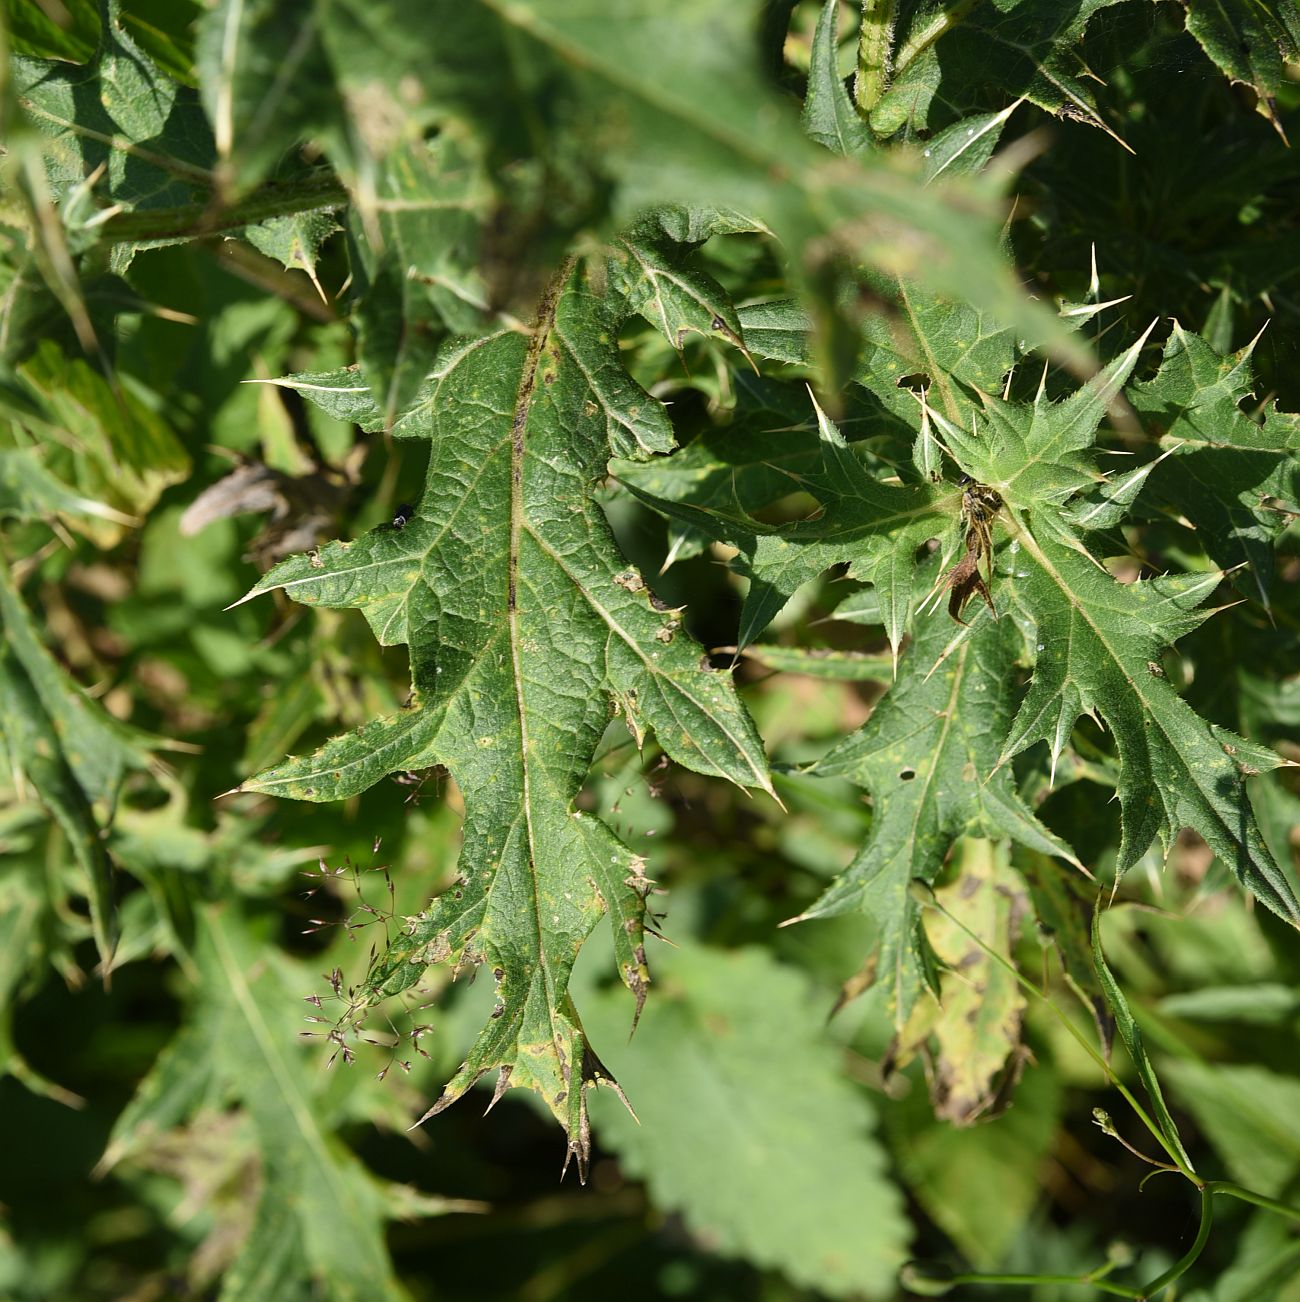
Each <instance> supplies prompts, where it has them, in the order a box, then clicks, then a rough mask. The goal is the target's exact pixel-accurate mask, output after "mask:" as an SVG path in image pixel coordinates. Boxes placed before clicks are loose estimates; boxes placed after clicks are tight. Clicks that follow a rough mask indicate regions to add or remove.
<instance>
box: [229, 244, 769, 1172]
mask: <svg viewBox="0 0 1300 1302" xmlns="http://www.w3.org/2000/svg"><path fill="white" fill-rule="evenodd" d="M606 281H607V289H606V291H605V292H604V293H603V294H602V293H600V292H598V291H597V290H596V289H595V288H594V287H593V286H592V284H591V283H590V282H589V280H588V278H587V277H586V275H585V274H584V273H583V272H582V271H581V270H580V269H578V268H576V267H570V268H569V269H568V270H566V272H565V273H564V275H563V276H562V277H561V278H560V279H559V280H558V281H557V283H556V285H555V287H554V289H553V291H552V292H551V294H550V295H549V296H548V297H547V298H546V299H545V300H544V302H543V304H542V307H541V309H540V312H539V317H538V321H537V324H536V326H535V327H534V328H533V330H532V331H531V332H528V333H523V332H518V331H513V330H506V331H500V332H498V333H496V334H493V335H489V336H487V337H485V338H481V339H476V340H472V341H469V342H456V343H454V344H451V345H448V347H447V348H446V349H444V351H443V353H442V355H441V356H440V358H439V360H438V363H437V365H436V367H435V371H434V378H433V380H432V382H431V388H430V391H429V394H428V398H427V400H426V401H423V402H422V403H421V404H420V405H419V406H418V408H417V410H416V411H414V412H412V413H408V415H407V416H406V417H405V418H404V420H403V422H402V424H401V426H400V432H401V433H402V434H403V435H404V436H411V437H416V436H418V437H424V438H427V439H429V440H430V442H431V445H432V446H431V458H430V463H429V471H428V478H427V481H426V484H425V490H424V494H423V496H422V498H421V500H420V503H419V505H418V506H417V507H416V508H415V511H414V513H413V515H412V516H411V518H410V519H409V520H407V521H406V522H405V523H404V525H402V527H400V528H398V527H395V526H394V527H384V528H381V529H379V530H376V531H374V532H372V533H370V534H368V535H366V536H364V537H363V538H360V539H358V540H357V541H356V542H353V543H334V544H330V545H329V546H327V547H324V548H322V549H321V550H320V552H319V554H318V555H316V554H313V555H309V556H300V557H295V558H293V559H291V560H289V561H286V562H284V563H283V564H281V565H279V566H277V567H276V568H275V569H274V570H272V571H271V572H270V573H269V574H268V575H266V577H265V578H264V579H263V580H262V581H261V582H260V583H259V584H258V585H257V586H256V587H255V588H254V589H253V592H252V593H250V594H249V595H250V596H251V595H255V594H256V593H260V592H267V591H271V590H273V589H277V588H278V589H282V590H283V591H285V592H286V593H287V594H288V595H289V596H291V597H293V598H294V599H295V600H297V601H300V602H303V603H304V604H308V605H320V606H329V607H346V606H352V607H357V608H360V609H361V610H363V611H364V612H365V615H366V617H367V619H368V620H369V621H370V625H371V628H372V629H373V630H374V633H375V635H376V636H377V637H378V639H379V640H380V642H382V643H383V644H385V645H392V644H394V643H400V642H405V643H408V644H409V646H410V655H411V679H412V694H411V699H410V703H409V706H408V708H407V709H406V710H405V711H404V712H403V713H401V714H400V715H396V716H393V717H391V718H387V719H380V720H377V721H375V722H374V723H371V724H368V725H366V726H365V727H364V728H362V729H360V730H359V731H358V732H356V733H353V734H350V735H348V736H345V737H341V738H338V739H336V740H335V741H332V742H330V743H328V744H327V745H326V746H325V747H323V748H322V749H321V750H320V751H318V752H317V753H316V755H314V756H312V757H310V758H308V759H300V760H290V761H288V762H286V763H285V764H282V765H278V766H276V767H274V768H272V769H270V770H268V771H266V772H264V773H261V774H259V775H258V776H257V777H256V778H253V779H250V780H249V781H247V782H246V783H245V784H244V787H243V789H244V790H253V791H265V792H270V793H273V794H277V795H288V796H294V797H297V798H300V799H311V800H334V799H338V798H340V797H343V796H347V795H350V794H352V793H354V792H357V791H361V790H363V789H365V788H366V787H368V786H371V785H373V784H374V783H375V782H377V781H379V780H380V779H381V778H382V777H384V776H385V775H387V774H391V773H400V772H403V771H406V770H409V769H420V768H427V767H429V766H431V765H434V764H443V765H445V766H446V767H447V768H448V769H449V770H450V771H451V773H452V775H453V776H454V777H455V779H456V781H457V783H458V784H459V786H460V788H461V790H462V792H463V793H464V796H465V803H466V815H465V829H464V838H465V840H464V847H463V850H462V856H461V876H460V881H459V883H458V884H457V886H456V887H455V888H454V889H453V890H451V891H449V892H447V893H445V894H444V895H442V896H440V897H439V898H438V899H436V900H435V901H434V903H433V904H432V906H431V907H430V908H429V909H428V910H427V911H426V912H425V913H424V914H422V915H421V916H419V917H418V918H415V919H412V920H411V922H410V925H409V926H408V928H407V931H406V933H405V934H404V935H403V936H402V937H400V938H399V939H398V940H397V941H396V942H395V943H394V944H393V945H392V946H391V948H390V949H389V950H388V952H387V953H386V954H383V955H381V956H380V957H379V958H378V959H377V960H376V962H375V964H374V965H373V967H372V970H371V973H370V976H369V978H368V981H367V997H368V998H369V999H379V998H382V997H384V996H386V995H389V994H393V993H396V992H398V991H401V990H403V989H406V988H407V987H409V986H410V985H411V984H412V983H413V982H415V981H417V980H418V979H419V977H420V974H421V973H422V972H423V970H424V968H425V967H426V966H427V965H428V964H430V963H433V962H438V961H443V960H451V961H454V962H455V963H456V964H457V965H465V964H474V963H483V964H486V965H487V966H488V967H489V968H490V969H491V970H492V971H493V974H494V977H495V978H496V980H497V982H498V1003H497V1008H496V1009H495V1011H494V1014H493V1018H492V1020H491V1022H490V1023H489V1025H488V1027H487V1029H486V1030H485V1031H484V1032H483V1034H482V1036H481V1037H480V1039H479V1041H478V1042H477V1044H476V1045H475V1046H474V1049H473V1051H472V1052H471V1054H470V1057H469V1058H468V1059H467V1061H466V1063H465V1064H464V1065H463V1067H462V1068H461V1070H460V1071H459V1072H458V1073H457V1075H456V1076H455V1078H454V1079H453V1080H452V1081H451V1083H450V1084H449V1085H448V1086H447V1089H446V1091H445V1092H444V1094H443V1096H442V1098H441V1099H440V1100H439V1102H438V1103H437V1104H436V1105H435V1107H434V1109H433V1111H437V1110H438V1109H440V1108H441V1107H444V1106H446V1105H447V1104H448V1103H450V1102H451V1101H453V1100H454V1099H455V1098H457V1097H459V1096H460V1095H461V1094H462V1093H463V1092H464V1091H465V1090H466V1089H468V1088H469V1087H470V1085H472V1084H473V1082H474V1081H475V1080H477V1079H478V1078H479V1077H480V1076H481V1075H482V1074H483V1073H484V1072H486V1071H488V1070H490V1069H492V1068H498V1069H500V1072H501V1079H500V1085H499V1089H504V1088H505V1087H506V1085H507V1084H509V1085H522V1086H528V1087H530V1088H533V1089H535V1090H537V1091H538V1092H539V1093H540V1094H542V1096H543V1097H544V1098H545V1100H546V1102H547V1104H548V1105H549V1106H550V1108H551V1109H552V1111H553V1112H554V1113H555V1115H556V1116H557V1117H558V1118H559V1120H560V1121H561V1123H562V1124H563V1125H564V1126H565V1128H566V1130H567V1131H568V1134H569V1140H570V1148H571V1151H572V1152H573V1153H574V1154H576V1155H577V1157H578V1160H579V1162H580V1163H583V1164H585V1160H586V1154H587V1146H588V1139H587V1121H586V1106H585V1099H584V1090H585V1087H586V1086H587V1085H588V1084H589V1083H590V1082H592V1081H595V1080H599V1079H601V1078H602V1070H601V1068H600V1064H599V1062H598V1060H597V1059H596V1058H595V1056H594V1054H593V1053H592V1052H591V1049H590V1046H589V1045H588V1043H587V1040H586V1036H585V1034H584V1032H583V1029H582V1025H581V1022H580V1020H579V1017H578V1014H577V1011H576V1010H575V1008H574V1007H573V1004H572V1002H571V1000H570V999H569V997H568V994H567V987H568V980H569V974H570V971H571V970H572V966H573V962H574V960H575V958H576V957H577V953H578V950H579V948H580V947H581V945H582V943H583V941H584V940H585V939H586V937H587V935H588V934H589V933H590V932H591V930H592V928H593V927H594V926H595V925H596V923H597V922H598V921H599V919H600V917H601V915H602V914H603V913H605V912H606V911H609V912H610V913H611V914H612V917H613V922H614V930H615V943H616V951H617V954H618V961H619V966H620V971H621V975H622V977H623V980H624V981H625V983H626V984H627V985H628V986H629V988H630V989H632V990H633V992H634V993H635V994H636V995H637V998H638V1001H640V1000H641V999H643V998H644V995H645V989H646V983H647V981H648V974H647V970H646V963H645V954H644V949H643V947H642V930H643V922H642V914H643V908H642V897H643V895H644V893H645V890H646V889H647V887H648V882H647V881H646V879H645V876H644V873H643V872H642V868H641V861H640V860H639V859H638V858H637V857H636V856H635V855H633V854H632V853H631V851H629V850H628V849H627V847H626V846H624V845H623V844H622V843H621V842H620V841H619V840H618V839H617V838H616V837H615V836H614V834H613V833H612V832H611V831H610V830H609V829H608V828H607V827H606V826H605V825H604V824H603V823H601V822H599V821H598V820H597V819H595V818H593V817H591V816H590V815H587V814H584V813H582V812H580V811H579V810H577V809H576V808H575V807H574V799H575V797H576V796H577V794H578V791H579V789H580V787H581V785H582V783H583V780H584V779H585V777H586V775H587V770H588V766H589V765H590V762H591V758H592V755H593V752H594V750H595V747H596V744H597V742H598V741H599V739H600V736H601V734H602V732H603V731H604V728H605V725H606V723H607V722H608V719H609V714H610V704H611V703H613V704H614V705H615V706H616V708H617V709H618V710H619V711H620V712H621V713H622V715H623V717H624V718H625V720H626V722H627V724H628V726H629V727H630V728H631V730H632V731H633V733H634V735H636V736H638V737H639V736H641V735H642V732H643V730H645V729H650V730H653V732H654V733H655V736H656V738H657V740H658V742H659V744H660V745H661V746H662V747H663V749H664V750H665V751H666V752H667V753H668V754H669V755H670V756H671V757H672V758H674V759H676V760H677V761H678V762H680V763H683V764H686V765H687V766H689V767H691V768H693V769H695V770H697V771H698V772H702V773H708V774H714V775H716V776H720V777H725V778H729V779H730V780H732V781H734V782H736V783H739V784H740V785H742V786H754V787H759V788H762V789H766V790H770V789H771V788H770V784H769V780H768V776H767V767H766V761H765V759H764V756H763V751H762V746H761V743H760V741H759V739H758V736H757V734H756V733H755V731H754V728H753V725H752V723H751V722H750V720H749V718H748V716H747V715H746V713H745V711H744V708H743V707H742V706H741V704H740V702H739V700H738V699H737V697H736V695H735V691H734V688H733V687H732V685H731V683H730V681H729V680H728V678H727V676H726V675H725V674H723V673H720V672H717V671H715V670H713V669H712V668H711V667H710V666H709V664H708V662H707V659H706V658H703V657H702V649H701V648H700V647H699V646H698V644H696V643H695V642H694V641H693V640H692V639H691V638H689V637H688V636H687V635H686V633H685V632H684V631H683V630H682V628H681V616H680V614H679V613H678V612H675V611H672V610H667V609H664V608H663V607H662V603H658V602H657V600H656V599H655V598H654V595H653V594H652V593H651V592H650V590H649V588H648V587H647V586H646V584H645V581H644V580H643V579H642V578H641V576H640V575H639V574H638V573H637V571H636V570H635V569H634V568H631V567H628V566H625V565H623V564H621V562H620V558H619V556H618V552H617V549H616V547H615V544H614V542H613V539H612V537H611V535H610V532H609V527H608V525H607V524H606V523H605V521H604V518H603V516H602V515H601V512H600V509H599V507H598V506H597V505H596V504H595V503H594V501H593V500H592V498H591V492H590V490H591V486H592V484H593V483H594V481H595V480H596V479H597V478H598V477H599V476H600V475H601V474H602V473H603V471H604V465H605V461H606V459H607V458H608V456H609V454H610V452H611V450H613V451H617V452H619V453H622V454H624V455H628V454H633V455H635V454H637V453H641V454H642V455H644V454H645V453H647V452H649V451H652V450H660V451H662V450H666V449H667V448H668V447H669V446H671V442H672V431H671V427H670V426H669V424H668V421H667V417H666V416H665V414H664V411H663V408H662V407H661V406H660V405H659V404H658V403H657V402H655V401H654V400H653V399H651V398H650V397H649V396H648V395H646V394H645V393H643V392H642V391H641V390H640V389H638V388H637V387H636V386H635V385H634V384H633V383H632V381H631V379H630V378H629V377H628V376H627V374H626V372H624V371H623V369H622V367H621V365H620V363H619V360H618V354H617V351H616V344H615V340H616V339H617V333H618V327H619V323H620V320H621V318H622V317H623V316H624V315H625V314H626V313H627V312H628V311H629V310H631V309H632V307H633V306H634V305H635V304H636V302H637V301H638V300H637V299H635V298H629V297H628V293H627V292H626V291H624V292H622V293H620V292H619V291H618V290H617V289H616V288H615V278H614V277H613V276H608V275H607V276H606ZM635 283H637V284H640V281H636V282H635ZM306 391H307V392H309V393H310V392H311V390H306Z"/></svg>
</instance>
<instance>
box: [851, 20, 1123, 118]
mask: <svg viewBox="0 0 1300 1302" xmlns="http://www.w3.org/2000/svg"><path fill="white" fill-rule="evenodd" d="M1116 2H1117V0H1078V2H1077V3H1073V4H1069V5H1061V4H1057V3H1054V0H1010V2H1009V3H1004V4H997V5H981V4H976V3H973V2H972V0H955V3H951V4H949V5H947V6H943V5H940V6H935V7H926V6H918V7H917V8H916V9H915V10H913V11H912V15H911V21H910V23H909V24H908V25H907V27H906V28H904V29H903V30H901V31H900V33H899V39H898V49H897V52H896V56H895V69H894V80H893V83H892V84H891V86H890V87H889V90H888V91H887V92H886V94H885V95H884V97H883V98H882V99H881V101H880V103H879V104H878V105H877V106H876V107H875V109H874V110H873V111H872V114H871V125H872V126H873V127H874V128H875V130H876V131H877V132H878V133H879V134H881V135H886V136H888V135H892V134H893V133H894V132H896V131H899V130H901V129H903V128H908V129H909V130H912V131H915V130H916V129H918V128H929V129H930V130H936V129H938V128H939V127H942V126H947V125H948V124H949V122H950V121H951V119H952V117H953V116H954V115H956V116H960V115H962V114H964V113H968V112H972V111H977V110H981V109H988V108H990V107H992V105H990V104H989V100H990V99H994V103H995V104H996V103H997V101H998V100H999V99H1001V100H1002V101H1003V103H1005V99H1013V98H1014V99H1025V100H1028V101H1029V102H1030V103H1032V104H1037V105H1038V106H1039V108H1042V109H1046V110H1047V111H1048V112H1049V113H1057V114H1059V115H1060V116H1062V117H1067V118H1077V119H1079V120H1081V121H1084V122H1088V123H1090V124H1091V125H1093V126H1095V127H1098V128H1100V129H1101V130H1102V131H1105V132H1106V133H1107V134H1109V135H1114V134H1115V133H1114V132H1113V131H1112V130H1111V128H1110V127H1109V126H1108V125H1107V123H1106V121H1105V119H1104V118H1103V117H1102V116H1101V114H1100V112H1099V111H1098V109H1097V105H1096V101H1095V99H1094V97H1093V94H1092V91H1091V89H1090V88H1089V85H1088V82H1089V78H1088V69H1087V66H1086V65H1085V64H1084V62H1083V60H1082V58H1081V57H1080V55H1079V52H1078V48H1077V47H1078V43H1079V39H1080V38H1081V37H1082V36H1083V33H1084V31H1085V29H1086V28H1087V26H1088V23H1089V22H1090V21H1091V20H1092V17H1093V15H1094V14H1096V13H1097V12H1098V11H1099V10H1101V9H1105V8H1106V7H1107V6H1109V5H1112V4H1115V3H1116ZM995 96H996V98H995ZM1003 97H1005V99H1003Z"/></svg>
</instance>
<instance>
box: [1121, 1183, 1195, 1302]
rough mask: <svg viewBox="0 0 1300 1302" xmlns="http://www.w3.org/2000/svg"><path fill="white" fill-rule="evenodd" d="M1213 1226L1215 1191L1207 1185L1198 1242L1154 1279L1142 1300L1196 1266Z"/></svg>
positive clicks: (1143, 1293)
mask: <svg viewBox="0 0 1300 1302" xmlns="http://www.w3.org/2000/svg"><path fill="white" fill-rule="evenodd" d="M1213 1224H1214V1191H1213V1190H1212V1189H1211V1188H1210V1186H1209V1185H1205V1186H1203V1187H1202V1189H1201V1226H1200V1229H1198V1230H1197V1231H1196V1241H1195V1242H1194V1243H1193V1244H1192V1246H1191V1247H1190V1248H1188V1250H1187V1252H1186V1253H1185V1254H1184V1255H1183V1256H1182V1257H1180V1258H1179V1259H1178V1260H1177V1261H1176V1262H1174V1264H1173V1265H1172V1266H1170V1267H1169V1269H1168V1270H1167V1271H1165V1273H1164V1274H1163V1275H1160V1276H1159V1277H1157V1278H1156V1279H1153V1280H1152V1281H1151V1283H1150V1284H1148V1285H1147V1286H1146V1288H1144V1289H1143V1290H1142V1292H1141V1293H1140V1294H1138V1295H1137V1296H1139V1297H1142V1298H1151V1297H1155V1295H1156V1294H1157V1293H1160V1292H1162V1291H1163V1290H1164V1289H1166V1288H1167V1287H1168V1286H1169V1285H1170V1284H1172V1283H1173V1282H1174V1280H1176V1279H1177V1278H1178V1277H1179V1276H1180V1275H1183V1274H1186V1272H1187V1271H1189V1270H1190V1269H1191V1268H1192V1266H1193V1265H1195V1263H1196V1259H1197V1257H1199V1256H1200V1255H1201V1253H1202V1252H1204V1251H1205V1245H1206V1243H1207V1242H1208V1241H1209V1238H1210V1226H1212V1225H1213Z"/></svg>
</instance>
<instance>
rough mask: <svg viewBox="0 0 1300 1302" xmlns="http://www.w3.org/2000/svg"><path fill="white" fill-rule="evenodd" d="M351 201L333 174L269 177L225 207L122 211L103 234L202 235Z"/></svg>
mask: <svg viewBox="0 0 1300 1302" xmlns="http://www.w3.org/2000/svg"><path fill="white" fill-rule="evenodd" d="M347 203H348V192H347V190H345V189H344V188H343V186H342V185H341V184H340V183H339V181H338V180H337V178H336V177H334V176H332V175H329V174H325V175H322V176H314V177H309V178H307V179H305V180H302V181H287V182H276V181H268V182H267V183H266V184H265V185H263V186H259V187H258V189H256V190H254V191H253V192H252V194H250V195H248V196H246V197H245V198H243V199H240V200H239V201H237V202H236V203H232V204H229V205H226V206H220V205H218V204H217V203H216V202H215V201H213V202H208V203H192V204H183V205H181V206H180V207H177V208H142V209H137V210H136V211H134V212H124V213H118V214H117V216H115V217H110V218H109V219H108V220H107V221H106V222H104V234H105V235H106V236H107V238H108V239H109V240H110V241H112V242H113V243H115V244H141V243H145V242H147V241H149V240H187V239H199V238H201V237H203V236H207V235H220V234H223V233H225V232H228V231H237V230H239V229H240V228H241V227H244V226H251V225H253V224H255V223H257V222H264V221H267V220H269V219H270V218H272V217H292V216H295V215H296V214H298V213H303V212H317V211H320V210H322V209H327V210H329V209H336V208H343V207H345V206H346V205H347Z"/></svg>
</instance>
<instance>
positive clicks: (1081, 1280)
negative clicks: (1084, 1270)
mask: <svg viewBox="0 0 1300 1302" xmlns="http://www.w3.org/2000/svg"><path fill="white" fill-rule="evenodd" d="M945 1282H946V1283H951V1284H1015V1285H1019V1286H1022V1287H1025V1288H1028V1287H1030V1286H1031V1285H1034V1284H1086V1285H1087V1286H1088V1287H1089V1288H1095V1289H1096V1290H1097V1292H1098V1293H1113V1294H1114V1295H1115V1296H1116V1297H1131V1298H1139V1299H1141V1298H1144V1297H1145V1296H1146V1294H1144V1293H1142V1292H1139V1290H1137V1289H1135V1288H1125V1287H1124V1285H1123V1284H1111V1283H1108V1282H1107V1281H1106V1280H1103V1279H1101V1278H1099V1276H1097V1275H1095V1274H1087V1275H980V1274H973V1273H972V1274H968V1275H953V1276H952V1277H951V1278H950V1279H949V1280H946V1281H945Z"/></svg>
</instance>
